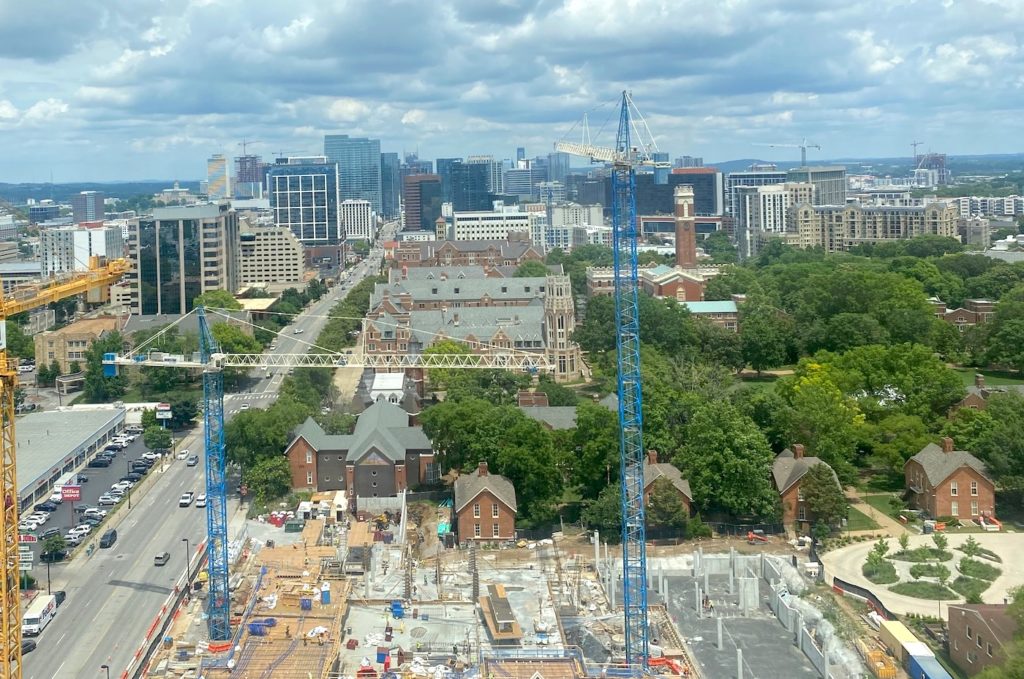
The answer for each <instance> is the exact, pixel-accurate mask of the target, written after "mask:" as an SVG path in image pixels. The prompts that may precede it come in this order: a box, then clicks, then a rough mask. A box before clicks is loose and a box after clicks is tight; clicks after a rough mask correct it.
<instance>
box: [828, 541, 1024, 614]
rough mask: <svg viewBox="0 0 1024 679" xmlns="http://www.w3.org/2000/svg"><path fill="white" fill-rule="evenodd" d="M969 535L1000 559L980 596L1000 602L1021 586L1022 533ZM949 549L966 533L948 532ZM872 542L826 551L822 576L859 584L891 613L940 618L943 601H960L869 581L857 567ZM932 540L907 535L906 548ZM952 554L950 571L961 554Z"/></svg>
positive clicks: (1023, 580)
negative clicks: (914, 594) (906, 593)
mask: <svg viewBox="0 0 1024 679" xmlns="http://www.w3.org/2000/svg"><path fill="white" fill-rule="evenodd" d="M971 535H973V536H974V538H975V539H976V540H977V541H978V543H979V544H980V545H981V546H982V547H985V548H986V549H990V550H992V551H993V552H995V553H996V554H998V555H999V556H1000V558H1002V560H1003V562H1002V563H1001V564H997V566H998V567H999V568H1000V569H1001V570H1002V571H1003V574H1002V575H1000V576H999V577H998V578H997V579H996V581H995V582H993V583H992V585H991V586H990V587H989V588H988V589H987V590H985V593H984V594H983V595H982V599H983V600H984V601H985V603H987V604H1001V603H1003V598H1004V597H1006V596H1007V592H1008V591H1009V590H1010V589H1012V588H1014V587H1017V586H1020V585H1024V568H1021V567H1020V566H1019V565H1018V563H1019V561H1018V559H1017V558H1016V555H1018V554H1020V553H1021V550H1024V534H1022V533H972V534H971ZM948 537H949V548H950V549H951V550H952V549H954V548H955V547H959V546H960V545H962V544H963V543H964V542H966V541H967V538H968V537H970V535H949V536H948ZM873 544H874V543H873V542H861V543H857V544H854V545H849V546H847V547H843V548H841V549H836V550H833V551H831V552H828V553H827V554H825V555H824V556H822V557H821V561H822V563H824V564H825V579H826V581H827V582H828V583H829V584H830V585H831V584H832V579H833V578H834V577H839V578H842V579H843V580H845V581H847V582H850V583H853V584H855V585H860V586H861V587H864V588H866V589H869V590H871V591H872V592H874V593H875V595H876V596H877V597H878V598H879V600H881V602H882V603H883V604H885V606H886V608H888V609H889V610H891V611H893V612H894V613H901V614H908V613H919V614H921V615H936V613H940V611H941V615H942V617H943V618H946V617H947V616H948V613H947V609H946V604H948V603H953V604H956V603H963V599H962V598H958V599H956V600H953V601H948V602H939V601H932V600H928V599H917V598H915V597H909V596H904V595H902V594H896V593H895V592H890V591H889V589H888V586H887V585H876V584H873V583H872V582H870V581H869V580H868V579H867V578H865V577H864V576H863V575H862V574H861V566H862V565H863V564H864V562H865V561H866V560H867V556H868V552H870V551H871V547H872V545H873ZM934 544H935V543H934V542H932V538H931V536H930V535H911V536H910V548H911V549H913V548H914V547H922V546H925V545H928V546H933V545H934ZM898 549H899V544H898V543H897V542H896V540H895V539H890V540H889V553H890V554H891V553H892V552H894V551H896V550H898ZM953 553H954V557H953V559H952V560H950V561H947V562H945V564H946V565H947V566H948V567H950V570H951V571H953V570H954V568H953V567H952V566H953V564H955V563H959V561H960V559H961V558H963V553H962V552H958V551H955V550H954V552H953ZM896 563H897V571H898V572H901V576H902V569H900V566H899V565H900V563H902V562H896Z"/></svg>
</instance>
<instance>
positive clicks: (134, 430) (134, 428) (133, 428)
mask: <svg viewBox="0 0 1024 679" xmlns="http://www.w3.org/2000/svg"><path fill="white" fill-rule="evenodd" d="M124 430H125V432H126V433H128V434H141V433H143V432H144V431H146V430H145V429H143V428H142V425H141V424H129V425H128V426H127V427H125V428H124Z"/></svg>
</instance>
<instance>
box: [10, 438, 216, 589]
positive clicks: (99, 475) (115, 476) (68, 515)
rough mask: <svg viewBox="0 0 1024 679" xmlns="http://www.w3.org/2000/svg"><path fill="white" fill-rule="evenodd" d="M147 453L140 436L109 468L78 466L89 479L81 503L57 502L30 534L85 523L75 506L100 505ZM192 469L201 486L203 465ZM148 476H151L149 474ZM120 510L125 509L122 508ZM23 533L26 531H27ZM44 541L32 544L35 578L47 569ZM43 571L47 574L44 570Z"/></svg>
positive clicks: (100, 528)
mask: <svg viewBox="0 0 1024 679" xmlns="http://www.w3.org/2000/svg"><path fill="white" fill-rule="evenodd" d="M146 452H148V449H147V448H146V446H145V444H144V443H143V442H142V437H141V436H139V437H138V438H137V439H136V440H135V441H133V442H132V443H130V444H129V445H128V447H127V448H125V449H124V450H123V451H120V452H118V453H117V455H116V456H115V457H114V458H113V460H112V462H111V464H110V466H109V467H82V468H81V469H79V470H78V473H79V475H80V476H81V477H82V479H83V480H84V479H88V481H85V482H84V483H81V484H80V486H81V489H82V490H81V494H82V499H81V500H80V501H78V502H69V501H65V502H63V503H61V504H60V505H58V507H57V509H56V511H53V512H50V520H49V521H47V522H46V523H45V524H43V525H41V526H39V527H38V528H36V530H34V531H30V532H28V534H30V535H35V536H37V537H38V536H41V535H42V534H43V533H44V532H46V531H48V530H50V529H52V528H57V529H59V530H60V534H61V535H67V532H68V530H69V529H71V528H72V527H73V526H76V525H78V524H80V523H81V522H82V521H81V517H82V514H81V513H80V512H76V511H74V509H75V507H78V508H79V509H80V508H81V506H82V505H89V506H91V507H96V506H98V504H99V503H98V502H97V500H98V499H99V497H100V495H103V494H104V493H106V492H108V491H109V490H110V487H111V485H113V484H114V483H116V482H117V481H118V480H120V479H121V478H122V477H124V476H126V475H127V474H128V472H129V471H130V470H131V463H132V462H133V461H134V460H137V459H139V458H140V457H141V456H142V455H143V453H146ZM180 452H181V451H179V453H180ZM191 454H195V451H192V453H191ZM165 463H166V464H179V465H181V466H183V467H184V466H186V462H185V460H177V459H174V456H173V455H167V456H166V459H165ZM159 465H160V462H157V463H156V465H155V466H159ZM191 469H192V470H194V471H195V474H196V482H197V485H199V486H201V485H202V482H203V474H202V467H201V466H196V467H192V468H191ZM149 473H150V474H152V470H150V472H149ZM146 476H147V477H148V474H147V475H146ZM132 492H133V491H132V490H129V491H128V492H127V493H126V494H125V497H124V499H123V500H122V501H121V504H123V505H128V504H129V502H130V497H131V494H132ZM114 508H115V507H114V506H101V507H100V509H104V510H107V511H108V512H111V511H112V510H113V509H114ZM32 511H33V510H31V509H30V510H26V511H25V512H23V513H22V516H27V515H28V514H30V513H32ZM121 511H123V509H122V510H121ZM108 515H109V514H108ZM72 517H74V518H72ZM105 525H106V522H104V523H103V524H100V525H99V526H97V527H95V528H94V529H93V531H92V533H91V534H90V535H98V534H100V533H102V532H103V531H104V530H105ZM22 532H23V533H24V532H25V531H22ZM42 544H43V540H42V538H40V539H39V541H38V542H36V543H32V544H31V545H30V546H31V551H32V553H33V559H34V561H33V566H34V568H33V572H34V574H35V575H36V577H39V573H40V572H43V571H45V568H44V569H42V571H41V570H40V566H41V565H42V564H41V563H40V552H41V551H42ZM69 549H70V547H69ZM43 574H44V576H45V572H44V573H43Z"/></svg>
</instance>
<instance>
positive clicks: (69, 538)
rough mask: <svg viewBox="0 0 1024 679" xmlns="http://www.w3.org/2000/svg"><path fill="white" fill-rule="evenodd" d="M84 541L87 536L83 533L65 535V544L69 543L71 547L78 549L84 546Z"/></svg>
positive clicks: (69, 532)
mask: <svg viewBox="0 0 1024 679" xmlns="http://www.w3.org/2000/svg"><path fill="white" fill-rule="evenodd" d="M84 539H85V536H84V535H82V534H81V533H72V532H71V531H68V532H67V533H65V534H64V542H65V543H67V544H68V546H70V547H77V546H78V545H80V544H82V540H84Z"/></svg>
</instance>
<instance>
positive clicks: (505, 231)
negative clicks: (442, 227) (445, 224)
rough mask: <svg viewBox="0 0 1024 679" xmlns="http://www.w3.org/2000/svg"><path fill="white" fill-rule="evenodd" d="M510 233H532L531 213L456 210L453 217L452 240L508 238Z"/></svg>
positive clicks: (507, 210)
mask: <svg viewBox="0 0 1024 679" xmlns="http://www.w3.org/2000/svg"><path fill="white" fill-rule="evenodd" d="M510 233H530V215H529V214H527V213H525V212H516V211H513V210H511V209H505V210H502V211H501V212H490V211H488V212H456V213H455V215H454V216H453V218H452V234H451V235H452V237H451V240H508V237H509V234H510ZM438 240H441V239H440V238H439V239H438Z"/></svg>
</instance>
